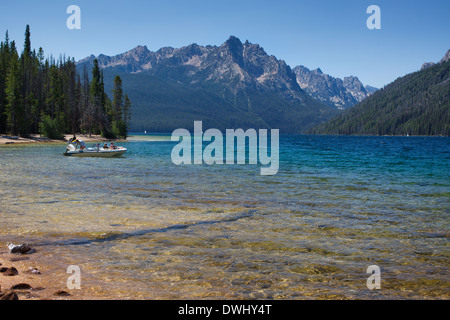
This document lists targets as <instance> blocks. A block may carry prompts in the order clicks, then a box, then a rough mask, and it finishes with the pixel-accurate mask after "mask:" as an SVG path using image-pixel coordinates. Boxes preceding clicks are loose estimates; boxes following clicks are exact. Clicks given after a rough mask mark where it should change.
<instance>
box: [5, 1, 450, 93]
mask: <svg viewBox="0 0 450 320" xmlns="http://www.w3.org/2000/svg"><path fill="white" fill-rule="evenodd" d="M72 4H74V5H78V6H79V7H80V9H81V30H69V29H68V28H67V26H66V20H67V19H68V18H69V16H70V15H69V14H67V13H66V10H67V7H68V6H69V5H72ZM372 4H374V5H378V6H379V7H380V9H381V29H380V30H369V29H368V28H367V26H366V21H367V19H368V18H369V16H370V14H367V13H366V9H367V7H368V6H369V5H372ZM449 16H450V1H448V0H428V1H406V0H370V1H367V0H344V1H332V0H315V1H312V0H311V1H303V0H277V1H266V0H258V1H254V0H220V1H219V0H189V1H188V0H165V1H154V0H147V1H144V0H127V1H104V0H95V1H94V0H90V1H86V0H69V1H67V0H43V1H36V0H34V1H33V0H21V1H2V2H1V3H0V39H1V40H2V41H3V39H4V34H5V31H6V30H9V36H10V39H11V40H15V41H16V43H17V47H18V48H19V50H22V48H23V41H24V31H25V26H26V25H27V24H29V25H30V28H31V40H32V47H33V48H36V49H38V48H39V47H43V48H44V51H45V53H46V55H47V56H48V55H50V54H52V55H53V56H55V57H58V56H59V55H60V54H65V55H66V56H71V57H74V58H75V59H76V60H79V59H82V58H84V57H86V56H89V55H90V54H94V55H98V54H100V53H103V54H106V55H116V54H119V53H122V52H125V51H128V50H130V49H132V48H134V47H135V46H137V45H146V46H147V47H148V48H149V49H150V50H153V51H156V50H158V49H159V48H161V47H165V46H172V47H175V48H178V47H182V46H185V45H189V44H191V43H194V42H195V43H197V44H199V45H208V44H211V45H221V44H222V43H223V42H225V41H226V40H227V39H228V37H229V36H230V35H234V36H237V37H238V38H240V39H241V41H243V42H244V41H245V40H249V41H250V42H251V43H258V44H260V45H261V46H262V47H263V48H264V49H265V51H266V52H267V53H268V54H270V55H274V56H276V57H277V58H278V59H282V60H285V61H286V62H287V63H288V64H289V65H290V66H291V67H295V66H297V65H304V66H306V67H308V68H310V69H315V68H318V67H320V68H321V69H322V71H323V72H324V73H328V74H330V75H332V76H335V77H341V78H343V77H345V76H349V75H354V76H357V77H359V78H360V80H361V81H362V82H363V83H364V84H369V85H373V86H376V87H382V86H383V85H386V84H388V83H390V82H392V81H393V80H395V79H396V78H398V77H400V76H403V75H405V74H407V73H410V72H414V71H416V70H418V69H420V67H421V65H422V63H424V62H429V61H432V62H437V61H439V60H440V59H441V58H442V57H443V56H444V54H445V53H446V51H447V50H448V49H450V19H449Z"/></svg>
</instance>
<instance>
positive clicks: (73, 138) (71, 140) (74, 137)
mask: <svg viewBox="0 0 450 320" xmlns="http://www.w3.org/2000/svg"><path fill="white" fill-rule="evenodd" d="M76 141H77V137H76V136H75V135H73V137H72V139H70V140H69V143H74V142H76Z"/></svg>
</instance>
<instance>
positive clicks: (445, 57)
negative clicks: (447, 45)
mask: <svg viewBox="0 0 450 320" xmlns="http://www.w3.org/2000/svg"><path fill="white" fill-rule="evenodd" d="M448 60H450V49H449V50H448V51H447V53H446V54H445V56H444V57H443V58H442V59H441V61H440V63H443V62H447V61H448Z"/></svg>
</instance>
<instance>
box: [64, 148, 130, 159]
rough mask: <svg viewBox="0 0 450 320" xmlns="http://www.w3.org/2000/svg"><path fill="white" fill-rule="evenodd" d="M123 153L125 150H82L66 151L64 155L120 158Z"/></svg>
mask: <svg viewBox="0 0 450 320" xmlns="http://www.w3.org/2000/svg"><path fill="white" fill-rule="evenodd" d="M125 152H127V148H119V149H111V150H108V149H100V148H99V149H96V148H94V149H93V150H92V149H84V150H67V151H66V152H65V153H64V155H65V156H69V157H99V158H114V157H120V156H121V155H123V154H124V153H125Z"/></svg>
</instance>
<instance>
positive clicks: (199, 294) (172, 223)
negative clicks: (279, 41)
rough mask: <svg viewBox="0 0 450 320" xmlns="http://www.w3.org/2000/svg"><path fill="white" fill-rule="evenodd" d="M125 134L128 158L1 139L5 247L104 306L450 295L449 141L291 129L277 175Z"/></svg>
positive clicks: (0, 233)
mask: <svg viewBox="0 0 450 320" xmlns="http://www.w3.org/2000/svg"><path fill="white" fill-rule="evenodd" d="M129 140H130V141H128V142H124V143H120V145H122V146H124V147H127V148H128V149H129V152H128V153H127V154H125V155H124V156H123V157H121V158H117V159H100V158H72V157H64V156H62V152H63V151H64V144H39V145H20V146H19V145H17V146H14V145H13V146H1V147H0V185H1V189H0V198H1V203H0V214H1V222H0V225H1V230H0V243H1V244H2V245H6V243H8V242H13V243H19V242H27V243H31V244H32V245H33V246H34V247H36V248H38V249H39V252H41V253H43V254H46V256H47V257H48V259H51V260H52V261H53V262H52V263H53V264H54V265H56V266H60V267H61V270H62V273H65V270H66V267H67V266H68V265H78V266H80V267H81V269H82V270H83V282H82V288H83V290H85V291H86V292H90V293H93V292H95V293H97V294H101V295H103V296H105V297H107V298H119V299H121V298H131V299H190V298H193V299H417V298H419V299H427V298H431V299H440V298H442V299H448V298H450V294H449V289H448V288H449V280H450V279H449V269H448V268H449V266H450V264H449V262H450V259H449V247H448V240H449V235H450V233H449V228H448V227H449V225H448V223H449V211H450V210H449V209H450V203H449V200H450V139H449V138H428V137H427V138H426V137H346V136H281V137H280V167H279V171H278V174H276V175H275V176H261V175H260V174H259V169H260V165H249V164H246V165H211V166H208V165H181V166H176V165H174V164H173V163H172V161H171V157H170V155H171V151H172V148H173V147H174V146H175V144H176V143H174V142H170V137H163V136H155V135H135V136H132V137H130V139H129ZM370 265H378V266H379V267H380V269H381V289H379V290H369V289H368V288H367V285H366V280H367V278H368V277H369V275H370V274H367V273H366V270H367V268H368V267H369V266H370Z"/></svg>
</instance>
